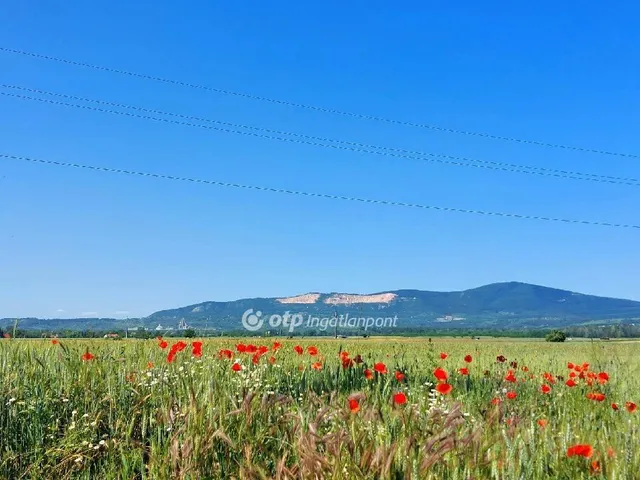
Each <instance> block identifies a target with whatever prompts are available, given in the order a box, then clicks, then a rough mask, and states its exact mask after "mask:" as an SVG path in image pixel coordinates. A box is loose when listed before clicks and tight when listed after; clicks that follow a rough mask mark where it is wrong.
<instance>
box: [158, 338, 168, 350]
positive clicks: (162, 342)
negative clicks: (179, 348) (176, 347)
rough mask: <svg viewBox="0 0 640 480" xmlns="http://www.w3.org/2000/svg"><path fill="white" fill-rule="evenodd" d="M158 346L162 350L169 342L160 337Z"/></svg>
mask: <svg viewBox="0 0 640 480" xmlns="http://www.w3.org/2000/svg"><path fill="white" fill-rule="evenodd" d="M158 346H159V347H160V348H161V349H162V350H164V349H165V348H167V347H168V346H169V342H167V341H166V340H162V339H160V340H159V341H158Z"/></svg>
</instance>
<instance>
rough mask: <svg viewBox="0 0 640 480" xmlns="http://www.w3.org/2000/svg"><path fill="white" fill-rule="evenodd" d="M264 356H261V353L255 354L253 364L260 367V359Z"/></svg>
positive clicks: (252, 359) (252, 358)
mask: <svg viewBox="0 0 640 480" xmlns="http://www.w3.org/2000/svg"><path fill="white" fill-rule="evenodd" d="M261 356H262V355H260V353H259V352H256V353H254V354H253V357H251V362H253V364H254V365H258V364H259V363H260V357H261Z"/></svg>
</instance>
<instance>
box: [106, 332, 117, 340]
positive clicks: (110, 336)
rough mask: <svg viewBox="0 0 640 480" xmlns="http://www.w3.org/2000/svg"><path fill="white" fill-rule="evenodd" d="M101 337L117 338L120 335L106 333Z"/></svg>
mask: <svg viewBox="0 0 640 480" xmlns="http://www.w3.org/2000/svg"><path fill="white" fill-rule="evenodd" d="M103 338H111V339H113V340H118V339H119V338H120V335H118V334H117V333H107V334H106V335H105V336H104V337H103Z"/></svg>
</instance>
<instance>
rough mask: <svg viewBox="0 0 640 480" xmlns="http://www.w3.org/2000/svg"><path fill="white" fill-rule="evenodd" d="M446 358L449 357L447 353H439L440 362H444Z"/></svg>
mask: <svg viewBox="0 0 640 480" xmlns="http://www.w3.org/2000/svg"><path fill="white" fill-rule="evenodd" d="M448 356H449V354H448V353H444V352H441V353H440V358H441V359H442V360H446V359H447V357H448Z"/></svg>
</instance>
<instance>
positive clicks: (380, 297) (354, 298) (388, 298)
mask: <svg viewBox="0 0 640 480" xmlns="http://www.w3.org/2000/svg"><path fill="white" fill-rule="evenodd" d="M397 297H398V295H397V294H395V293H377V294H374V295H351V294H347V293H336V294H334V295H331V296H330V297H329V298H327V299H325V301H324V303H326V304H328V305H353V304H354V303H391V302H393V301H394V300H395V299H396V298H397Z"/></svg>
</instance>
